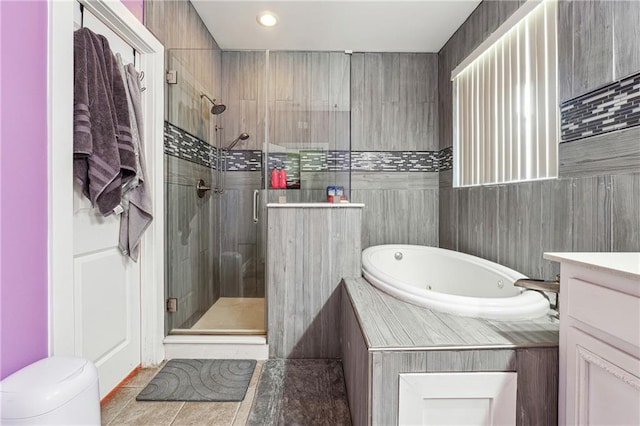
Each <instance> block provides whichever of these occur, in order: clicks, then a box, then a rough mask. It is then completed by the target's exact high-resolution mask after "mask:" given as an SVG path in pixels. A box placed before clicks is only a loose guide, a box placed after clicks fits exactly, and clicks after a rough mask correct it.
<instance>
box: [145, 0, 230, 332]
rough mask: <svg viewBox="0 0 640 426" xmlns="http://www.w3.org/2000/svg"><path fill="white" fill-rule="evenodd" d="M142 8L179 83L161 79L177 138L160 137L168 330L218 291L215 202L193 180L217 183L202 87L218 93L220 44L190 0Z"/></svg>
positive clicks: (186, 321)
mask: <svg viewBox="0 0 640 426" xmlns="http://www.w3.org/2000/svg"><path fill="white" fill-rule="evenodd" d="M144 7H145V22H144V23H145V26H146V27H147V28H148V29H149V30H150V31H151V32H152V33H153V34H154V35H155V36H156V37H157V38H158V40H160V41H161V42H162V44H163V45H164V46H165V49H167V50H166V66H167V69H175V70H176V71H177V72H178V84H175V85H165V89H166V96H165V100H166V104H165V120H166V121H167V122H169V123H171V125H173V126H176V127H173V130H176V129H178V130H177V131H176V132H171V128H172V126H168V131H169V133H171V134H172V135H174V136H175V137H176V140H174V142H177V141H178V140H180V141H181V142H182V144H177V143H176V144H174V146H173V147H172V146H171V144H170V143H169V142H170V141H169V140H168V139H170V138H167V139H165V151H166V150H167V148H169V152H167V153H166V154H165V215H166V216H165V224H166V247H165V250H166V254H165V287H166V290H165V293H166V295H167V297H177V298H178V312H176V313H175V314H167V315H166V316H165V330H166V332H169V331H170V330H171V329H173V328H175V327H187V328H188V327H190V326H191V325H192V324H193V322H194V321H195V320H197V319H198V317H199V315H200V314H201V313H203V312H204V311H206V309H208V308H209V307H210V306H211V305H212V304H213V302H214V301H215V300H216V299H217V298H218V297H219V296H220V286H219V283H218V282H217V276H218V270H217V268H218V262H217V260H216V259H217V258H218V250H219V246H218V245H217V244H215V241H216V238H215V237H216V235H217V233H218V232H219V231H218V229H217V228H216V224H217V222H218V221H217V219H216V218H217V214H218V213H217V207H216V204H217V203H215V202H214V200H213V198H212V194H211V192H208V193H207V194H206V195H205V196H204V197H203V198H198V196H197V194H196V189H195V185H196V181H197V179H200V178H201V179H203V180H204V181H205V183H206V184H207V185H209V186H215V184H216V182H215V181H214V177H215V175H214V174H213V173H212V169H211V168H210V167H211V165H212V164H215V161H214V162H213V163H210V161H208V160H209V159H208V158H207V157H209V152H213V151H211V150H212V148H210V146H211V145H215V140H214V138H213V137H212V133H213V132H211V129H212V128H213V126H214V125H215V124H217V122H216V117H215V116H213V115H211V114H210V112H209V111H210V108H211V105H210V104H209V103H208V101H206V100H204V99H202V98H201V97H200V93H206V94H207V95H208V96H210V97H212V98H219V97H220V92H221V86H220V76H221V51H220V48H219V47H218V45H217V43H216V41H215V40H214V39H213V37H212V36H211V34H210V33H209V31H208V30H207V28H206V26H205V24H204V22H202V20H201V19H200V17H199V16H198V14H197V12H196V11H195V9H194V7H193V5H192V4H191V3H190V2H189V1H188V0H170V1H148V2H145V3H144ZM166 130H167V129H166ZM185 132H188V134H189V137H187V136H186V133H185ZM172 148H173V150H172ZM187 148H188V149H187ZM189 156H191V158H189V161H187V160H185V158H187V157H189Z"/></svg>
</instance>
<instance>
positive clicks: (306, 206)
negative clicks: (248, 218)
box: [267, 203, 364, 209]
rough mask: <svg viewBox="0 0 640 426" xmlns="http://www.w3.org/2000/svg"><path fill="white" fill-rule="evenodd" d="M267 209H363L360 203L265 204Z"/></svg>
mask: <svg viewBox="0 0 640 426" xmlns="http://www.w3.org/2000/svg"><path fill="white" fill-rule="evenodd" d="M267 207H268V208H281V209H286V208H297V209H300V208H303V209H318V208H324V209H326V208H332V209H333V208H348V207H351V208H358V209H361V208H363V207H364V204H362V203H267Z"/></svg>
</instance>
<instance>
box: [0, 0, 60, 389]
mask: <svg viewBox="0 0 640 426" xmlns="http://www.w3.org/2000/svg"><path fill="white" fill-rule="evenodd" d="M0 52H2V53H1V54H2V57H1V58H0V87H2V90H1V93H0V113H1V116H2V118H1V122H0V123H1V124H0V234H1V238H0V378H4V377H6V376H7V375H9V374H11V373H13V372H14V371H16V370H18V369H20V368H22V367H24V366H25V365H28V364H30V363H32V362H34V361H36V360H38V359H41V358H44V357H46V356H47V353H48V350H47V345H48V343H47V342H48V337H47V336H48V332H47V324H48V318H47V316H48V308H47V304H48V302H47V96H46V95H47V2H46V1H43V0H39V1H0Z"/></svg>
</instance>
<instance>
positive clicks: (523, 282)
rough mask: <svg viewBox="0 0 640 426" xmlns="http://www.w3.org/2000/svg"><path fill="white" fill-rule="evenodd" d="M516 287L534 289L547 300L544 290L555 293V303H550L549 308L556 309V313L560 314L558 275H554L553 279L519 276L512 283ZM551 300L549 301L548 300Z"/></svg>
mask: <svg viewBox="0 0 640 426" xmlns="http://www.w3.org/2000/svg"><path fill="white" fill-rule="evenodd" d="M513 285H515V286H516V287H522V288H526V289H528V290H534V291H538V292H540V293H542V295H543V296H544V297H545V298H546V299H547V300H549V296H547V295H546V294H545V291H546V292H549V293H555V294H556V303H555V304H553V305H551V309H555V310H556V311H558V315H560V275H556V280H555V281H545V280H536V279H532V278H520V279H519V280H516V282H515V283H513ZM549 302H551V301H549Z"/></svg>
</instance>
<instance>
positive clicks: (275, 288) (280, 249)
mask: <svg viewBox="0 0 640 426" xmlns="http://www.w3.org/2000/svg"><path fill="white" fill-rule="evenodd" d="M268 215H269V217H268V231H267V238H268V241H269V250H268V252H267V282H268V285H267V289H268V290H267V291H268V307H267V310H268V316H267V317H268V327H269V328H268V329H269V337H268V339H269V356H270V357H271V358H340V355H341V348H340V335H341V319H340V318H341V314H340V311H341V289H340V282H341V280H342V278H343V277H356V276H359V275H360V273H361V272H360V267H361V262H360V257H361V251H362V249H361V246H360V222H361V209H360V208H355V207H343V208H331V207H326V208H291V207H288V208H279V207H272V208H269V209H268ZM302 236H304V238H302Z"/></svg>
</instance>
